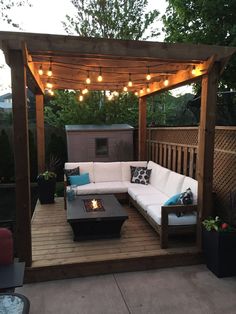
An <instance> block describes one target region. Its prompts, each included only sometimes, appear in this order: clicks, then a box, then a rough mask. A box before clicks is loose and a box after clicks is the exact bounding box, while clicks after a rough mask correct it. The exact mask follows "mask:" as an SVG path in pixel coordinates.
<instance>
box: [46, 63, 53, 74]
mask: <svg viewBox="0 0 236 314" xmlns="http://www.w3.org/2000/svg"><path fill="white" fill-rule="evenodd" d="M47 75H48V76H52V60H50V66H49V69H48V71H47Z"/></svg>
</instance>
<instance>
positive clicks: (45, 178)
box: [37, 170, 57, 204]
mask: <svg viewBox="0 0 236 314" xmlns="http://www.w3.org/2000/svg"><path fill="white" fill-rule="evenodd" d="M56 177H57V176H56V173H55V172H53V171H48V170H47V171H45V172H43V173H40V174H39V175H38V178H37V182H38V194H39V201H40V203H41V204H51V203H54V194H55V189H56Z"/></svg>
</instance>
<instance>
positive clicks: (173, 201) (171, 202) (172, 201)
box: [164, 193, 181, 206]
mask: <svg viewBox="0 0 236 314" xmlns="http://www.w3.org/2000/svg"><path fill="white" fill-rule="evenodd" d="M180 195H181V193H178V194H175V195H173V196H171V197H170V198H169V199H168V200H167V201H165V203H164V205H165V206H169V205H177V204H179V203H178V202H179V198H180Z"/></svg>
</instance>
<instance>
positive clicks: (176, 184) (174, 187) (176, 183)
mask: <svg viewBox="0 0 236 314" xmlns="http://www.w3.org/2000/svg"><path fill="white" fill-rule="evenodd" d="M184 179H185V176H183V175H182V174H179V173H177V172H174V171H170V175H169V176H168V179H167V182H166V185H165V187H164V191H163V192H164V193H165V194H166V195H169V196H173V195H175V194H178V193H181V192H183V190H182V185H183V182H184Z"/></svg>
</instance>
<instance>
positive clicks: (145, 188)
mask: <svg viewBox="0 0 236 314" xmlns="http://www.w3.org/2000/svg"><path fill="white" fill-rule="evenodd" d="M126 184H127V183H126ZM156 191H157V190H156V189H155V188H154V187H153V186H151V185H150V184H148V185H144V184H137V183H130V185H129V186H128V194H129V195H130V196H131V197H132V199H133V200H136V197H137V196H138V195H141V194H145V195H147V194H155V193H156Z"/></svg>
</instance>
